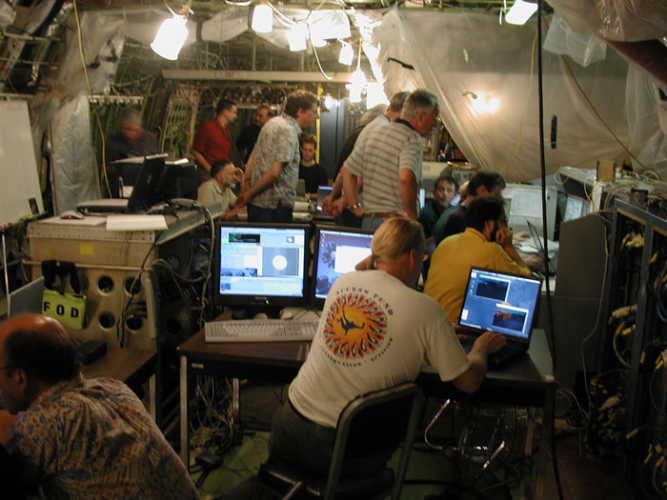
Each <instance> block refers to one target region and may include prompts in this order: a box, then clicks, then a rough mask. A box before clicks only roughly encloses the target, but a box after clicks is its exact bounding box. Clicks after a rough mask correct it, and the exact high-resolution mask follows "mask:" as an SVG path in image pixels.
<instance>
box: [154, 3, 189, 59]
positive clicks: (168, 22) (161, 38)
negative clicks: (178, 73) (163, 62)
mask: <svg viewBox="0 0 667 500" xmlns="http://www.w3.org/2000/svg"><path fill="white" fill-rule="evenodd" d="M173 14H174V17H172V18H169V19H165V20H164V21H163V22H162V25H161V26H160V29H159V30H158V32H157V35H155V39H154V40H153V43H151V49H153V52H155V53H156V54H157V55H159V56H161V57H164V58H165V59H169V60H171V61H175V60H176V59H177V58H178V53H179V52H180V51H181V49H182V48H183V44H184V43H185V40H187V38H188V28H187V27H186V26H185V24H186V22H187V18H186V17H185V16H184V15H179V14H176V13H173Z"/></svg>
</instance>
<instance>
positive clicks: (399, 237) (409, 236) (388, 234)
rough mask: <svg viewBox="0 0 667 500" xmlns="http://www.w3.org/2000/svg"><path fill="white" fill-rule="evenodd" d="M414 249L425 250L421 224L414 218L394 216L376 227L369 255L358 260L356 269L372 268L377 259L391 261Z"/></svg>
mask: <svg viewBox="0 0 667 500" xmlns="http://www.w3.org/2000/svg"><path fill="white" fill-rule="evenodd" d="M415 249H418V250H422V251H425V250H426V239H425V238H424V230H423V229H422V225H421V224H420V223H419V222H417V221H416V220H412V219H403V218H401V217H394V218H393V219H389V220H386V221H384V222H383V223H382V225H381V226H380V227H378V228H377V230H376V231H375V234H374V235H373V242H372V243H371V250H372V251H371V255H369V256H368V257H366V258H365V259H364V260H362V261H361V262H359V264H357V266H356V269H357V271H364V270H366V269H374V268H375V264H376V263H377V262H378V261H382V262H393V261H395V260H397V259H398V258H399V257H400V256H401V255H404V254H406V253H408V252H410V251H412V250H415Z"/></svg>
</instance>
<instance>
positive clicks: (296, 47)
mask: <svg viewBox="0 0 667 500" xmlns="http://www.w3.org/2000/svg"><path fill="white" fill-rule="evenodd" d="M307 37H308V27H307V26H306V25H305V24H303V23H301V24H295V25H294V26H292V29H291V30H290V31H289V32H288V33H287V41H289V49H290V50H291V51H292V52H298V51H300V50H306V39H307Z"/></svg>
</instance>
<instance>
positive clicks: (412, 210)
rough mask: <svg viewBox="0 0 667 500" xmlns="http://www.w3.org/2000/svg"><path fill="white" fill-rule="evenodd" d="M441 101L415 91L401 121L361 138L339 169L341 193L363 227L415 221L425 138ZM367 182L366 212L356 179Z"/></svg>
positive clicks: (404, 108) (405, 105)
mask: <svg viewBox="0 0 667 500" xmlns="http://www.w3.org/2000/svg"><path fill="white" fill-rule="evenodd" d="M438 111H439V110H438V98H437V97H436V96H435V94H433V93H431V92H429V91H428V90H423V89H420V90H415V91H414V92H412V93H411V94H410V95H409V96H408V98H407V99H406V101H405V104H404V105H403V110H402V112H401V117H400V118H399V119H397V120H396V121H394V122H388V123H382V124H379V125H377V126H374V127H373V129H372V130H369V131H368V133H366V134H363V135H362V136H360V137H359V139H358V141H357V144H356V145H355V148H354V150H353V151H352V154H350V156H349V157H348V159H347V160H346V161H345V164H344V165H343V167H341V174H342V176H343V190H344V191H345V196H346V197H347V200H348V202H349V207H348V208H350V209H351V210H353V211H354V213H355V214H356V215H357V216H359V217H361V216H363V217H364V221H363V223H362V227H364V228H367V229H376V228H377V227H378V226H380V224H382V221H383V220H384V219H386V218H389V217H395V216H402V217H408V218H410V219H416V218H417V214H418V210H417V207H418V205H417V191H418V186H419V184H420V183H421V181H422V153H423V149H424V141H423V138H422V137H423V136H425V135H426V134H428V132H429V131H430V130H431V128H432V127H433V125H434V123H435V119H436V117H437V116H438ZM358 178H360V179H362V180H363V186H364V207H363V208H362V207H361V206H360V204H359V202H358V191H357V179H358Z"/></svg>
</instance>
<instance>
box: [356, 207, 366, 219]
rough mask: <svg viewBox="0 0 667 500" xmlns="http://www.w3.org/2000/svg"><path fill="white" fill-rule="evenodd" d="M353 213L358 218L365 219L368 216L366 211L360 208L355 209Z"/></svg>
mask: <svg viewBox="0 0 667 500" xmlns="http://www.w3.org/2000/svg"><path fill="white" fill-rule="evenodd" d="M353 213H354V215H356V216H357V217H363V216H364V215H366V210H364V209H363V208H361V207H358V208H355V209H354V210H353Z"/></svg>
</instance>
